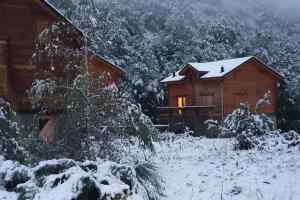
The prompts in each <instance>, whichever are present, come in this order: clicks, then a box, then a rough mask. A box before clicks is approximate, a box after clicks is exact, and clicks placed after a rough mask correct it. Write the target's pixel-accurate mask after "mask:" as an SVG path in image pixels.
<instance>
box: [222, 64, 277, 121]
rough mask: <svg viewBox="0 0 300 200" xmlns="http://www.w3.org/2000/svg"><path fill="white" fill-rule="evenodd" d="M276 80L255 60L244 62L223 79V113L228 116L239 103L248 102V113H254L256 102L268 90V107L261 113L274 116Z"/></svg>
mask: <svg viewBox="0 0 300 200" xmlns="http://www.w3.org/2000/svg"><path fill="white" fill-rule="evenodd" d="M276 83H277V78H276V77H275V76H274V75H272V74H271V73H269V72H268V71H267V69H266V68H265V67H264V66H263V64H262V63H260V62H258V61H256V60H250V61H249V62H246V63H245V64H243V65H242V66H240V67H239V68H238V69H236V70H235V71H234V72H232V73H230V74H229V75H228V76H226V77H225V79H224V113H225V115H226V114H229V113H231V112H232V111H233V110H234V109H236V108H237V107H238V106H239V104H240V103H241V102H246V101H247V102H248V103H249V105H250V111H251V112H252V113H254V112H255V106H256V102H257V101H258V100H259V99H260V98H261V97H262V96H263V95H264V93H265V92H267V91H268V90H270V92H271V99H270V102H271V104H270V105H267V106H265V107H264V108H263V109H262V110H261V111H262V112H263V113H265V114H268V115H276Z"/></svg>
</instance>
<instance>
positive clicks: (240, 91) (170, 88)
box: [167, 59, 279, 117]
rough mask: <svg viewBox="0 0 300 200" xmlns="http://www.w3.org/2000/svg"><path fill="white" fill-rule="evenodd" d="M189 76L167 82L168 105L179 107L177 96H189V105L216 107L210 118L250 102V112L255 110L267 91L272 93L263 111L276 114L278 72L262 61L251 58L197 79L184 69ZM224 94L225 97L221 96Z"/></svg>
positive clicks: (193, 73)
mask: <svg viewBox="0 0 300 200" xmlns="http://www.w3.org/2000/svg"><path fill="white" fill-rule="evenodd" d="M184 75H185V76H186V78H185V79H184V80H182V81H178V82H170V83H168V84H167V99H168V102H167V103H168V106H169V107H176V106H177V97H186V98H187V106H210V104H211V105H212V106H213V110H212V112H210V114H209V117H222V107H223V109H224V110H223V116H226V115H227V114H229V113H231V112H232V111H233V110H234V109H236V108H238V107H239V105H240V103H242V102H248V103H249V105H250V111H251V112H252V113H254V112H255V106H256V102H257V101H258V100H259V99H260V98H261V97H262V96H263V95H264V94H265V93H266V92H267V91H270V92H271V99H270V102H271V104H270V105H266V106H265V107H264V108H262V110H261V112H262V113H265V114H267V115H273V116H276V97H277V94H276V84H277V80H278V78H279V77H278V75H276V74H275V73H274V72H273V71H271V70H270V69H268V68H267V67H266V66H265V65H264V64H263V63H261V62H260V61H258V60H256V59H251V60H249V61H247V62H246V63H244V64H242V65H241V66H239V67H238V68H236V69H235V70H234V71H232V72H230V73H228V74H227V75H226V76H224V77H221V78H215V79H198V78H197V77H198V75H197V74H196V72H194V71H193V70H188V69H187V70H185V72H184ZM222 94H223V96H222ZM222 99H223V105H222Z"/></svg>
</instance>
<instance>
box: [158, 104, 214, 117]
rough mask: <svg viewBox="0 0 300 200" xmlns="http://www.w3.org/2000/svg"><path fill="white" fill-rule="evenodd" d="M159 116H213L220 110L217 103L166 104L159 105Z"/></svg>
mask: <svg viewBox="0 0 300 200" xmlns="http://www.w3.org/2000/svg"><path fill="white" fill-rule="evenodd" d="M157 110H158V115H159V116H158V117H159V118H170V117H178V118H180V117H193V116H213V115H214V114H216V113H217V112H218V110H219V108H218V107H217V106H215V105H195V106H184V107H176V106H165V107H158V108H157Z"/></svg>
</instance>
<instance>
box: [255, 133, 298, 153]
mask: <svg viewBox="0 0 300 200" xmlns="http://www.w3.org/2000/svg"><path fill="white" fill-rule="evenodd" d="M292 147H296V148H299V149H300V134H299V133H297V132H295V131H289V132H281V131H280V130H276V131H272V132H270V134H267V135H264V136H262V137H261V138H259V144H258V145H257V148H258V149H265V150H270V151H274V149H278V150H280V149H288V148H292Z"/></svg>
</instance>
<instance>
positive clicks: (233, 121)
mask: <svg viewBox="0 0 300 200" xmlns="http://www.w3.org/2000/svg"><path fill="white" fill-rule="evenodd" d="M271 131H274V123H273V121H272V120H271V119H270V118H269V117H267V116H266V115H264V114H251V113H250V111H249V105H248V104H247V103H242V104H241V105H240V108H238V109H236V110H234V111H233V112H232V113H231V114H229V115H228V116H227V117H226V118H225V120H224V126H223V127H222V129H221V136H225V137H227V136H230V137H235V138H236V139H237V145H236V148H237V149H251V148H253V147H254V146H256V145H257V144H259V140H260V139H259V137H261V136H263V135H266V134H269V133H270V132H271Z"/></svg>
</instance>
